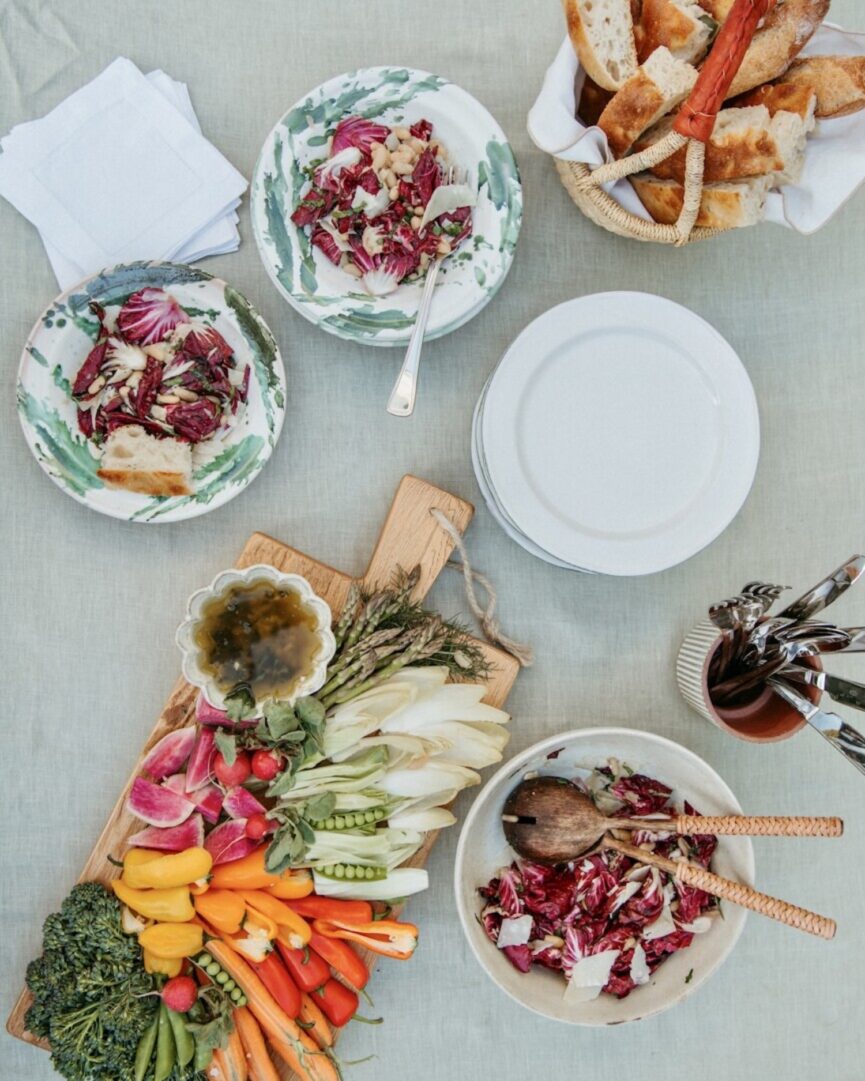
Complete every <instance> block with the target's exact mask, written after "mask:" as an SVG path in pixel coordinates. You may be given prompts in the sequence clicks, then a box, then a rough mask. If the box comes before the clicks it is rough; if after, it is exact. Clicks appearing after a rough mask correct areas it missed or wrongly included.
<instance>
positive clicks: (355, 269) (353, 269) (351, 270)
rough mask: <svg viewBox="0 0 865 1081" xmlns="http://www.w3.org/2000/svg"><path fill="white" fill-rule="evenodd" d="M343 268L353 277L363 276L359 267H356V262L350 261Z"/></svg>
mask: <svg viewBox="0 0 865 1081" xmlns="http://www.w3.org/2000/svg"><path fill="white" fill-rule="evenodd" d="M343 269H344V270H345V272H346V274H349V275H350V276H351V277H352V278H360V277H363V275H362V274H361V272H360V270H359V268H358V267H356V266H355V264H354V263H349V264H348V265H347V266H345V267H343Z"/></svg>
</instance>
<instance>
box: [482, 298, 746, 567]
mask: <svg viewBox="0 0 865 1081" xmlns="http://www.w3.org/2000/svg"><path fill="white" fill-rule="evenodd" d="M480 439H481V445H482V451H483V457H484V460H485V468H486V471H487V476H488V480H489V484H490V487H491V488H492V489H493V491H494V492H495V495H496V498H497V500H498V502H499V504H500V506H501V508H502V509H503V511H504V512H505V513H506V515H507V517H508V518H509V519H510V520H511V521H512V522H513V523H514V525H515V527H516V528H517V529H519V530H520V531H521V532H522V533H524V534H525V535H526V536H527V537H529V538H530V539H531V540H532V541H534V542H535V544H537V545H538V546H539V547H540V548H542V549H544V550H545V551H546V552H548V553H550V554H551V555H553V556H555V557H556V558H558V559H560V560H562V561H563V562H565V563H568V564H571V565H572V566H577V567H585V568H589V569H591V570H594V571H598V572H600V573H603V574H616V575H635V574H651V573H653V572H655V571H660V570H664V569H665V568H667V567H672V566H674V565H675V564H677V563H680V562H682V561H683V560H685V559H687V558H689V557H690V556H692V555H694V554H695V553H696V552H698V551H700V549H702V548H704V547H705V546H706V545H707V544H709V543H710V542H711V541H712V540H714V539H715V537H717V536H718V534H719V533H721V532H722V531H723V530H724V529H725V528H726V526H727V525H728V524H729V523H730V521H731V520H732V519H733V518H734V517H735V515H736V513H737V512H738V510H739V509H740V507H741V506H742V504H743V503H744V501H745V498H746V497H747V495H748V492H749V490H750V488H751V484H752V482H753V480H754V474H755V472H756V468H757V459H758V456H759V449H760V422H759V416H758V413H757V403H756V399H755V397H754V389H753V387H752V386H751V382H750V380H749V378H748V375H747V373H746V371H745V369H744V367H743V366H742V363H741V361H740V360H739V358H738V357H737V355H736V353H735V352H734V351H733V349H732V347H731V346H730V345H729V344H728V343H727V342H726V341H725V340H724V339H723V338H722V337H721V335H720V334H719V333H718V332H717V331H716V330H715V329H714V328H713V327H711V326H710V325H709V324H708V323H707V322H706V321H705V320H703V319H701V318H700V317H699V316H698V315H695V314H694V313H693V312H691V311H689V310H688V309H687V308H683V307H682V306H681V305H679V304H674V303H673V302H672V301H670V300H666V299H664V298H663V297H657V296H650V295H649V294H646V293H624V292H622V293H599V294H596V295H594V296H587V297H580V298H578V299H576V300H570V301H567V302H566V303H564V304H560V305H558V306H557V307H555V308H552V309H550V310H549V311H548V312H545V313H544V314H543V315H542V316H540V317H539V318H538V319H536V320H535V321H534V322H533V323H530V324H529V326H528V327H526V329H525V330H524V331H523V332H522V333H521V334H520V335H519V337H518V338H517V339H516V340H515V341H514V343H513V344H512V345H511V347H510V348H509V349H508V351H507V352H506V353H505V355H504V357H503V358H502V360H501V363H500V364H499V366H498V368H497V369H496V371H495V372H494V374H493V377H492V379H491V381H490V384H489V388H488V390H487V393H486V400H485V403H484V407H483V414H482V424H481V428H480Z"/></svg>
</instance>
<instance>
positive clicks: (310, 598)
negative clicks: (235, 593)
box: [175, 563, 336, 709]
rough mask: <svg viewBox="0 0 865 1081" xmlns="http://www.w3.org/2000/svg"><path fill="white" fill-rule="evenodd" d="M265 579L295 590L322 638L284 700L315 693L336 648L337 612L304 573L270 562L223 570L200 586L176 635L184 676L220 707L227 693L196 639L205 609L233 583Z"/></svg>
mask: <svg viewBox="0 0 865 1081" xmlns="http://www.w3.org/2000/svg"><path fill="white" fill-rule="evenodd" d="M262 579H264V580H266V581H270V582H273V584H274V585H275V586H277V587H278V588H280V589H288V590H292V591H294V593H296V594H297V596H298V597H299V599H300V603H301V606H302V607H303V608H305V609H306V610H307V612H310V613H312V614H313V615H314V616H315V628H314V633H315V635H316V637H317V638H318V641H319V646H318V649H317V651H316V653H315V656H314V658H313V665H312V667H311V668H310V670H309V671H308V672H307V673H306V674H304V675H303V676H301V677H300V678H299V679H298V680H297V682H296V683H295V684H294V685H293V686H292V689H291V693H290V695H289V696H288V697H287V698H283V697H282V696H281V700H283V701H291V702H293V701H295V700H296V699H297V698H300V697H302V696H303V695H307V694H315V692H316V691H317V690H319V688H320V687H322V686H323V685H324V681H325V679H326V676H327V666H328V665H329V664H330V661H331V659H332V657H333V655H334V653H335V652H336V640H335V638H334V636H333V631H332V630H331V624H332V622H333V616H332V614H331V611H330V606H329V605H328V604H327V602H326V601H323V600H322V599H321V597H319V596H318V595H317V594H316V593H314V592H313V589H312V586H311V585H310V584H309V582H308V581H307V580H306V579H305V578H303V577H301V575H299V574H286V573H284V572H283V571H279V570H277V569H276V567H271V566H270V565H269V564H267V563H255V564H253V565H252V566H251V567H245V568H244V569H243V570H242V571H239V570H234V569H232V570H227V571H221V572H220V573H219V574H217V576H216V577H215V578H214V579H213V581H212V582H211V583H210V585H209V586H205V588H204V589H198V590H196V591H195V593H193V594H192V596H191V597H190V598H189V601H188V602H187V606H186V619H185V620H184V621H183V623H181V624H180V626H179V627H178V628H177V633H176V635H175V640H176V641H177V644H178V646H179V647H180V650H181V652H182V653H183V666H182V667H183V676H184V679H186V680H187V681H188V682H189V683H191V684H193V686H195V687H199V688H200V689H201V690H202V691H203V692H204V696H205V698H206V699H207V700H208V702H210V704H211V705H213V706H215V707H216V708H217V709H223V708H224V707H225V695H224V692H223V691H222V690H221V689H220V687H219V685H218V684H217V683H216V681H215V680H214V678H213V677H212V676H211V675H210V673H209V672H207V671H206V669H205V666H204V663H203V658H202V651H201V648H200V646H199V645H198V643H197V642H196V641H195V634H196V630H197V629H198V627H199V625H200V622H201V615H202V610H203V608H204V605H205V604H206V603H207V602H208V601H210V600H213V599H214V598H217V597H220V596H222V595H224V594H225V593H226V592H227V591H228V590H229V589H230V588H231V587H232V586H234V585H237V584H240V583H247V584H248V583H250V582H256V581H261V580H262ZM261 704H262V702H256V705H261Z"/></svg>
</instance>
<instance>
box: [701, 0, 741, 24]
mask: <svg viewBox="0 0 865 1081" xmlns="http://www.w3.org/2000/svg"><path fill="white" fill-rule="evenodd" d="M697 2H698V3H699V5H700V7H701V8H702V9H703V11H705V12H706V14H707V15H711V16H712V18H713V19H714V20H715V22H716V23H722V22H724V20H725V19H726V18H727V16H728V15H729V14H730V12H731V11H732V9H733V4H735V3H736V0H697Z"/></svg>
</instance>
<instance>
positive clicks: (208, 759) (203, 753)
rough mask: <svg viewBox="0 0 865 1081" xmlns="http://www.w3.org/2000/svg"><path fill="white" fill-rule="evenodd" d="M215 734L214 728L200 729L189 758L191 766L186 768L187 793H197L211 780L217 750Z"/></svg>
mask: <svg viewBox="0 0 865 1081" xmlns="http://www.w3.org/2000/svg"><path fill="white" fill-rule="evenodd" d="M215 739H216V736H215V733H214V731H213V729H212V728H199V729H198V733H197V735H196V737H195V746H194V747H193V748H192V754H191V755H190V756H189V765H188V766H187V767H186V791H187V792H195V791H196V790H197V789H199V788H201V787H202V786H203V785H206V784H207V782H208V781H209V780H210V778H211V774H212V768H213V754H214V750H215Z"/></svg>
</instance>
